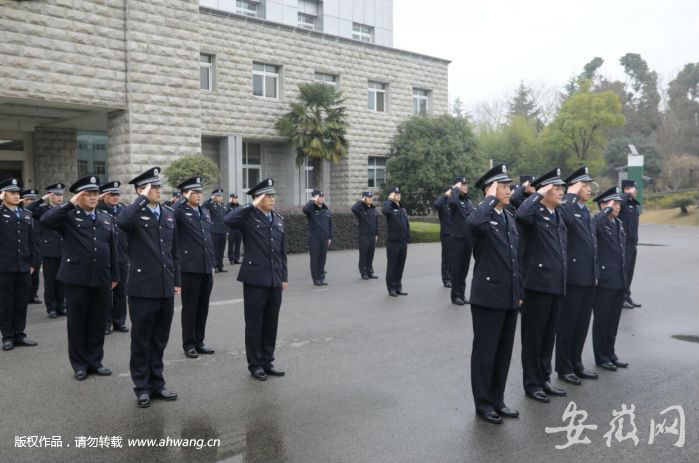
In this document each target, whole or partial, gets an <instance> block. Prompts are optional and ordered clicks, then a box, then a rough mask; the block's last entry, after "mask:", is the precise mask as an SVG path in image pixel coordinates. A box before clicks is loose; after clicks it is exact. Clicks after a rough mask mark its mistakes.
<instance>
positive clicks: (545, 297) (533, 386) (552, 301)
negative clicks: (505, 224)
mask: <svg viewBox="0 0 699 463" xmlns="http://www.w3.org/2000/svg"><path fill="white" fill-rule="evenodd" d="M564 184H565V182H564V181H563V180H561V169H558V168H556V169H553V170H552V171H550V172H547V173H546V174H544V175H542V176H541V177H539V178H537V179H536V180H534V182H532V186H533V187H534V188H536V189H537V191H536V192H535V193H532V194H531V196H529V198H527V199H526V200H525V201H524V202H523V203H522V205H521V206H520V207H519V209H517V213H516V214H515V217H516V219H517V222H518V223H519V224H520V227H521V230H522V238H523V240H524V242H525V249H526V252H525V254H524V262H522V270H523V271H524V280H523V282H524V304H523V306H522V329H521V332H522V371H523V373H524V392H525V393H526V395H527V396H528V397H531V398H532V399H534V400H537V401H539V402H549V401H550V400H551V399H550V397H549V395H554V396H564V395H565V394H566V392H565V391H564V390H563V389H560V388H558V387H556V386H554V385H553V384H551V382H550V380H551V379H550V378H551V357H552V355H553V345H554V342H555V333H556V323H557V320H558V315H559V313H560V311H561V306H562V305H563V296H564V295H565V290H566V277H567V268H568V262H567V257H566V246H567V231H566V226H565V222H564V221H563V218H562V217H561V214H560V213H559V212H558V211H557V208H558V207H559V206H560V205H561V203H562V202H563V187H562V185H564Z"/></svg>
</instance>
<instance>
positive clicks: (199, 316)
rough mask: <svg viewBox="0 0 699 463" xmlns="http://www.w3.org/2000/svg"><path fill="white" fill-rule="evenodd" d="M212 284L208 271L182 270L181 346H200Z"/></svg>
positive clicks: (201, 344) (204, 330)
mask: <svg viewBox="0 0 699 463" xmlns="http://www.w3.org/2000/svg"><path fill="white" fill-rule="evenodd" d="M213 286H214V277H213V276H212V275H211V274H210V273H190V272H182V347H183V348H184V350H185V351H186V350H189V349H194V348H197V347H202V346H203V345H204V334H205V332H206V319H207V317H208V316H209V296H211V288H213Z"/></svg>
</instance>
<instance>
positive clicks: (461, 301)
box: [451, 297, 466, 305]
mask: <svg viewBox="0 0 699 463" xmlns="http://www.w3.org/2000/svg"><path fill="white" fill-rule="evenodd" d="M451 303H452V304H456V305H466V302H464V300H463V299H461V298H460V297H456V298H454V299H452V300H451Z"/></svg>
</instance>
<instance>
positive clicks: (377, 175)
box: [368, 156, 386, 188]
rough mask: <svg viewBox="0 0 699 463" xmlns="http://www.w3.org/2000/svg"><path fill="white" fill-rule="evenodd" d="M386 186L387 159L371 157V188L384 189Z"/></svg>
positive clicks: (369, 183) (369, 181) (369, 182)
mask: <svg viewBox="0 0 699 463" xmlns="http://www.w3.org/2000/svg"><path fill="white" fill-rule="evenodd" d="M385 184H386V158H380V157H377V156H369V180H368V185H369V188H383V186H384V185H385Z"/></svg>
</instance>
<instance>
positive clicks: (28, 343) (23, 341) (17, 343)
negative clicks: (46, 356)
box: [15, 338, 38, 347]
mask: <svg viewBox="0 0 699 463" xmlns="http://www.w3.org/2000/svg"><path fill="white" fill-rule="evenodd" d="M36 345H38V343H37V342H36V341H32V340H31V339H29V338H22V339H20V340H19V341H17V340H15V346H24V347H34V346H36Z"/></svg>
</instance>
